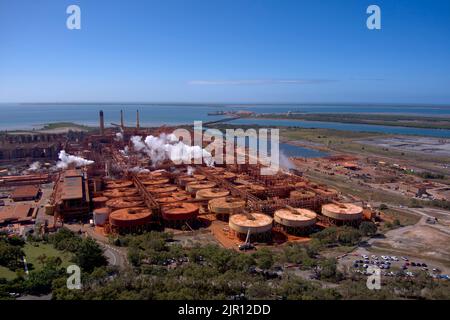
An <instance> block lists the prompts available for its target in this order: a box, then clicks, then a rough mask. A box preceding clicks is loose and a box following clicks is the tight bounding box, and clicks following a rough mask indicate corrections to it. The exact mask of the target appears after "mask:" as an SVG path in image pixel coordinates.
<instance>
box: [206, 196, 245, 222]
mask: <svg viewBox="0 0 450 320" xmlns="http://www.w3.org/2000/svg"><path fill="white" fill-rule="evenodd" d="M208 209H209V211H210V212H212V213H215V214H216V215H217V217H218V218H219V219H220V220H224V221H228V216H229V215H231V214H235V213H242V212H243V211H244V209H245V201H244V200H242V199H239V198H234V197H225V198H217V199H213V200H210V201H209V202H208Z"/></svg>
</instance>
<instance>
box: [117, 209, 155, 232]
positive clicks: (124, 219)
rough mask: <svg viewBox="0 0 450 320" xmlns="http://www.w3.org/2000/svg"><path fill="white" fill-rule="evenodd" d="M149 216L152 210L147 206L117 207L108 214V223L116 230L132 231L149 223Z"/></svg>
mask: <svg viewBox="0 0 450 320" xmlns="http://www.w3.org/2000/svg"><path fill="white" fill-rule="evenodd" d="M151 217H152V211H151V210H150V209H148V208H142V207H134V208H126V209H119V210H116V211H113V212H112V213H111V214H110V215H109V223H110V224H111V227H112V228H113V230H117V231H118V232H132V231H135V230H137V229H141V228H140V227H142V226H146V225H148V224H150V222H151Z"/></svg>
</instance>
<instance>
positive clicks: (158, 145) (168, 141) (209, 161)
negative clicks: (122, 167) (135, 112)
mask: <svg viewBox="0 0 450 320" xmlns="http://www.w3.org/2000/svg"><path fill="white" fill-rule="evenodd" d="M131 142H132V144H133V148H134V150H135V151H137V152H142V153H145V154H147V155H148V156H149V157H150V159H151V160H152V162H153V164H154V165H157V164H158V163H161V162H162V161H164V160H166V159H170V160H172V161H174V162H183V163H190V162H191V161H192V160H193V159H203V161H204V162H205V164H206V165H207V166H210V167H212V166H214V159H213V157H212V155H211V153H209V152H208V151H206V150H204V149H202V148H201V147H199V146H188V145H187V144H184V143H183V142H181V141H179V140H178V138H177V137H176V136H175V135H174V134H169V135H166V134H164V133H163V134H161V135H160V136H159V137H154V136H147V137H146V138H145V139H144V141H143V140H142V137H140V136H133V137H131Z"/></svg>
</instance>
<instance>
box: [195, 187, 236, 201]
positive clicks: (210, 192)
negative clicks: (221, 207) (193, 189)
mask: <svg viewBox="0 0 450 320" xmlns="http://www.w3.org/2000/svg"><path fill="white" fill-rule="evenodd" d="M229 194H230V191H228V190H224V189H219V188H212V189H202V190H198V191H197V193H196V195H195V198H196V199H204V200H211V199H215V198H223V197H226V196H228V195H229Z"/></svg>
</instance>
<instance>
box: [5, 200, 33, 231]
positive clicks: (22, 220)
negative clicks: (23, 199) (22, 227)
mask: <svg viewBox="0 0 450 320" xmlns="http://www.w3.org/2000/svg"><path fill="white" fill-rule="evenodd" d="M34 212H35V209H34V208H33V207H32V206H31V205H30V204H25V203H21V204H14V205H10V206H2V207H0V226H5V225H9V224H13V223H19V224H28V223H31V222H32V221H33V214H34Z"/></svg>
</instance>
